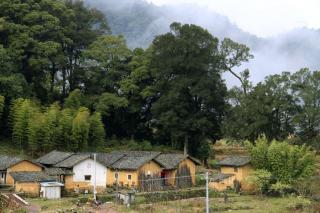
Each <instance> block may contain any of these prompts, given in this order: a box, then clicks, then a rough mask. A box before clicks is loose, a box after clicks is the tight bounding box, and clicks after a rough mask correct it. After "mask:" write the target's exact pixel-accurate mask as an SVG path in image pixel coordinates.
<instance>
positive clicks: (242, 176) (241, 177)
mask: <svg viewBox="0 0 320 213" xmlns="http://www.w3.org/2000/svg"><path fill="white" fill-rule="evenodd" d="M237 169H238V171H237V172H235V171H234V170H235V169H234V167H230V166H222V167H221V173H223V174H234V176H233V177H234V178H233V180H232V182H229V181H228V180H226V181H225V180H224V181H222V182H220V184H215V186H217V185H219V186H218V188H221V187H222V188H223V186H220V185H223V184H225V185H227V184H230V185H228V186H229V187H233V181H234V180H237V181H239V182H240V183H241V189H242V190H245V191H249V190H252V189H253V186H252V185H250V184H248V183H247V182H246V178H247V177H248V176H249V175H250V173H251V172H252V170H253V169H252V166H251V165H250V164H247V165H245V166H242V167H237ZM226 187H227V186H226ZM217 190H218V189H217Z"/></svg>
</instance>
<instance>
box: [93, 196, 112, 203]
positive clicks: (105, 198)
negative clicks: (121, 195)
mask: <svg viewBox="0 0 320 213" xmlns="http://www.w3.org/2000/svg"><path fill="white" fill-rule="evenodd" d="M97 200H99V201H101V202H103V203H106V202H112V201H114V200H115V195H113V194H110V195H97Z"/></svg>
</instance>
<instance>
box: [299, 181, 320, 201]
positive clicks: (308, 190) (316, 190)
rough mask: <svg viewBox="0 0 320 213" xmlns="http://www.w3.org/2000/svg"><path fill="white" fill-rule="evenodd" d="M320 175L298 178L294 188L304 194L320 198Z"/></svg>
mask: <svg viewBox="0 0 320 213" xmlns="http://www.w3.org/2000/svg"><path fill="white" fill-rule="evenodd" d="M319 183H320V177H311V178H305V179H303V180H297V181H295V182H294V184H293V188H294V189H295V190H296V191H297V192H298V193H299V194H300V195H302V196H305V197H309V198H312V199H318V198H320V184H319Z"/></svg>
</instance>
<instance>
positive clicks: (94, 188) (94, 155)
mask: <svg viewBox="0 0 320 213" xmlns="http://www.w3.org/2000/svg"><path fill="white" fill-rule="evenodd" d="M93 159H94V179H93V180H94V183H93V199H94V201H95V202H96V201H97V190H96V187H97V186H96V185H97V169H96V162H97V154H93Z"/></svg>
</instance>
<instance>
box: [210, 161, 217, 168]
mask: <svg viewBox="0 0 320 213" xmlns="http://www.w3.org/2000/svg"><path fill="white" fill-rule="evenodd" d="M217 163H218V161H217V160H210V161H209V167H210V169H217V168H218V165H217Z"/></svg>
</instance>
